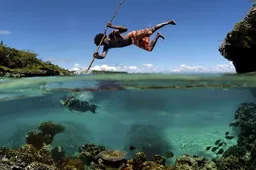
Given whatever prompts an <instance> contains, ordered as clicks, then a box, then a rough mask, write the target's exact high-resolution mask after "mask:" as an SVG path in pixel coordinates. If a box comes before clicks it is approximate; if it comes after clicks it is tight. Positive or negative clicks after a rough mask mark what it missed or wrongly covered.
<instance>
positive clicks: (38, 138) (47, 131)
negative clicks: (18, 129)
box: [26, 122, 65, 149]
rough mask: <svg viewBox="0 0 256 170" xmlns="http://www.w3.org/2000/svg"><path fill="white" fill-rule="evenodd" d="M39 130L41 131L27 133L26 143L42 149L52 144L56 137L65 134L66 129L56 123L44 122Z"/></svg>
mask: <svg viewBox="0 0 256 170" xmlns="http://www.w3.org/2000/svg"><path fill="white" fill-rule="evenodd" d="M38 129H39V130H40V131H30V132H28V133H27V136H26V143H27V144H31V145H33V146H34V147H35V148H37V149H41V148H42V147H43V146H44V145H49V144H51V143H52V141H53V139H54V136H55V135H56V134H58V133H61V132H64V130H65V127H64V126H63V125H61V124H57V123H54V122H43V123H41V124H40V125H39V127H38Z"/></svg>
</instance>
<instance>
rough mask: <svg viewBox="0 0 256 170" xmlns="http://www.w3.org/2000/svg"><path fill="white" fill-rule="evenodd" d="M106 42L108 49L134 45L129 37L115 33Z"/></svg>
mask: <svg viewBox="0 0 256 170" xmlns="http://www.w3.org/2000/svg"><path fill="white" fill-rule="evenodd" d="M104 42H105V43H104V44H105V46H106V47H107V48H108V49H110V48H121V47H126V46H129V45H131V44H132V40H131V38H130V37H129V36H128V35H124V36H122V35H121V34H113V33H111V34H110V35H109V36H108V38H107V39H105V40H104Z"/></svg>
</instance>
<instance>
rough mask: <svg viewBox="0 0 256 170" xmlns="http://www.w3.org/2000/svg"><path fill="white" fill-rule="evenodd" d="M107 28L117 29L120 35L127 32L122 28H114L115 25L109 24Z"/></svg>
mask: <svg viewBox="0 0 256 170" xmlns="http://www.w3.org/2000/svg"><path fill="white" fill-rule="evenodd" d="M107 27H108V28H113V29H117V30H118V32H119V33H120V34H121V33H124V32H126V31H128V29H127V28H126V27H124V26H115V25H112V24H111V23H107Z"/></svg>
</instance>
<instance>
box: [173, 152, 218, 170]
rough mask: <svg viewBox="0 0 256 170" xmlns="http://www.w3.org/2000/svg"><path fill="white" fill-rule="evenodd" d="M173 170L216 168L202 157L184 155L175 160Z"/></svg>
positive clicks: (211, 162) (212, 169) (213, 169)
mask: <svg viewBox="0 0 256 170" xmlns="http://www.w3.org/2000/svg"><path fill="white" fill-rule="evenodd" d="M174 169H175V170H199V169H200V170H208V169H210V170H217V166H216V164H215V163H214V162H213V161H210V160H207V159H205V158H204V157H197V156H193V157H191V156H189V155H184V156H181V157H179V158H177V160H176V162H175V165H174Z"/></svg>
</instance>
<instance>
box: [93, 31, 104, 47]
mask: <svg viewBox="0 0 256 170" xmlns="http://www.w3.org/2000/svg"><path fill="white" fill-rule="evenodd" d="M103 37H104V34H102V33H99V34H97V35H96V36H95V37H94V44H95V45H100V41H101V39H102V38H103Z"/></svg>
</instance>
